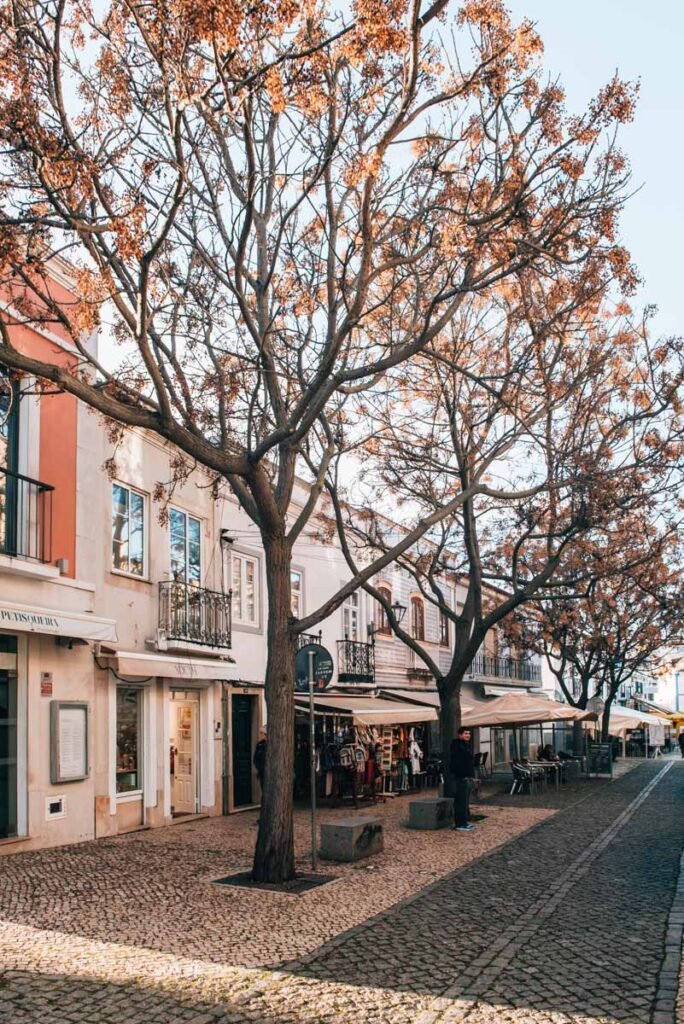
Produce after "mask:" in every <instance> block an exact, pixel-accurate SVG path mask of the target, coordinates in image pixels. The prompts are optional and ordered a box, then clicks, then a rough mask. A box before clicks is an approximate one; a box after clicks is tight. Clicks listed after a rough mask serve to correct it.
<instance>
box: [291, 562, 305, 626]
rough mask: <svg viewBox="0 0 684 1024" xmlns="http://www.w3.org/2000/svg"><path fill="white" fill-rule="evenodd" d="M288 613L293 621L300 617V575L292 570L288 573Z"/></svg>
mask: <svg viewBox="0 0 684 1024" xmlns="http://www.w3.org/2000/svg"><path fill="white" fill-rule="evenodd" d="M290 611H291V612H292V614H293V615H294V617H295V619H299V618H301V616H302V574H301V572H296V571H295V570H294V569H293V570H292V571H291V572H290Z"/></svg>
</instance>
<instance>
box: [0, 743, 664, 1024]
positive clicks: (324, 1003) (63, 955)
mask: <svg viewBox="0 0 684 1024" xmlns="http://www.w3.org/2000/svg"><path fill="white" fill-rule="evenodd" d="M683 792H684V767H682V766H680V765H678V764H666V765H662V764H658V763H652V762H651V763H646V764H642V765H641V766H640V767H638V768H637V769H635V770H634V771H632V772H630V773H629V774H628V775H625V776H624V777H622V778H621V779H619V780H618V781H616V782H614V783H612V784H610V785H600V786H591V785H589V786H587V789H586V794H587V795H586V798H585V799H583V800H580V801H579V802H575V803H574V804H572V805H570V806H567V807H566V808H565V809H563V810H561V811H560V812H559V813H558V814H557V815H555V816H553V817H548V815H547V816H546V817H544V814H545V812H544V811H543V809H537V811H536V812H534V813H536V814H537V815H539V816H540V817H539V818H538V819H537V820H538V822H539V823H538V824H537V827H536V828H534V829H533V830H531V831H526V832H524V833H523V834H520V835H518V837H517V838H513V839H512V840H511V841H510V842H508V843H506V844H505V845H499V846H498V847H497V848H496V849H493V850H492V852H490V853H489V855H487V856H480V857H478V858H477V859H475V860H471V861H470V862H469V863H466V864H465V866H463V867H462V868H461V870H460V871H457V872H455V873H452V874H450V875H448V876H447V877H444V878H440V879H439V880H437V881H433V882H432V884H430V885H428V886H427V888H423V889H422V891H420V892H419V893H418V894H415V889H414V894H413V895H410V894H409V898H407V899H405V900H404V902H403V903H401V904H399V905H396V906H393V907H391V908H390V909H386V908H385V907H380V908H379V909H380V912H379V913H377V911H376V916H375V917H371V918H370V920H367V921H366V920H364V919H365V918H366V917H368V914H369V907H370V906H371V904H372V902H373V901H372V899H371V898H370V897H369V896H368V895H367V894H366V890H367V889H372V888H373V885H374V883H375V882H376V878H375V877H374V876H375V874H376V873H375V872H373V871H367V870H365V869H364V870H361V871H357V872H354V869H346V870H345V872H344V877H343V879H342V880H341V881H338V882H336V883H334V884H333V885H331V886H330V887H328V888H327V890H326V889H323V890H318V892H317V893H316V892H313V893H309V894H307V895H306V896H303V897H284V896H279V897H276V896H272V895H271V894H268V895H266V896H264V895H263V894H262V895H261V896H256V894H254V893H251V892H250V893H243V892H239V891H237V890H233V891H232V892H228V893H225V892H222V893H220V898H219V897H216V896H212V898H213V899H214V901H215V902H214V904H213V909H214V912H215V914H218V917H219V919H220V920H219V926H221V925H222V928H221V927H219V928H218V931H217V929H216V922H215V921H213V920H211V919H210V918H208V917H205V919H204V921H202V922H197V921H196V920H195V918H196V912H197V908H196V904H195V903H194V892H195V889H197V888H200V887H199V886H196V885H195V886H194V887H192V886H187V887H186V889H185V895H186V896H187V900H188V907H187V910H188V913H187V914H186V918H185V921H184V920H183V919H182V917H180V918H179V910H180V909H182V893H181V892H179V893H175V892H174V893H173V894H172V896H171V897H169V904H168V906H166V907H165V906H162V907H161V908H160V911H161V917H162V920H163V921H164V928H167V927H168V924H169V920H170V919H171V915H170V914H169V913H167V911H168V910H169V908H172V909H173V915H174V919H175V934H174V936H168V935H167V936H166V939H165V938H164V935H162V934H153V935H151V936H150V939H149V940H148V941H145V939H144V937H143V935H142V933H141V926H140V924H139V919H140V917H141V916H142V917H143V918H145V920H146V921H148V927H149V926H150V925H149V920H148V919H149V916H150V915H149V913H148V912H147V909H146V908H147V901H143V903H142V905H139V906H138V907H137V908H136V904H135V900H134V901H133V903H132V905H131V906H130V908H129V911H128V914H127V916H126V922H125V923H124V924H121V923H120V922H117V921H116V920H115V915H113V914H112V911H111V908H110V900H109V899H108V895H107V890H106V888H105V889H104V890H103V889H102V884H101V879H102V877H103V876H104V877H105V878H106V877H107V874H108V872H109V871H110V869H111V872H112V874H111V883H112V885H113V886H114V888H115V891H118V886H119V885H120V884H121V882H122V880H123V881H125V878H126V874H125V872H123V873H122V864H121V863H120V862H118V861H117V860H116V857H114V858H113V859H111V858H110V854H113V851H119V850H121V849H125V850H126V853H127V858H128V859H127V863H128V872H129V873H128V877H129V878H130V879H131V880H132V881H134V880H135V878H136V877H137V876H138V875H139V874H140V873H142V874H143V875H144V876H145V877H148V878H149V875H146V874H145V871H144V864H145V863H146V861H147V859H148V858H150V859H152V860H153V861H154V860H155V850H156V853H157V854H158V853H160V852H162V853H163V855H164V858H165V859H166V858H168V857H171V859H172V862H173V863H175V862H176V859H178V858H181V852H180V850H179V849H178V848H176V847H173V846H171V848H170V849H169V848H168V845H165V844H164V843H163V841H162V840H161V838H159V839H158V838H157V836H158V835H159V833H157V834H156V835H155V834H152V833H147V834H143V833H141V834H138V836H136V837H129V838H128V839H126V840H117V841H115V842H111V841H107V842H105V843H97V844H87V846H86V847H78V848H71V850H70V851H66V855H67V856H68V857H70V858H75V857H77V852H80V851H84V850H85V851H87V856H88V860H87V868H86V870H83V861H81V874H80V875H79V874H78V873H77V872H76V873H75V872H74V869H73V865H72V866H71V867H70V866H69V864H66V865H65V862H64V859H63V858H64V856H65V851H49V852H47V853H43V854H28V855H23V856H21V857H15V858H9V859H8V860H6V861H5V862H3V863H2V869H1V870H2V875H1V877H0V1021H1V1022H2V1024H5V1022H7V1024H29V1022H31V1024H33V1022H38V1021H40V1022H41V1024H66V1022H73V1024H81V1022H92V1024H100V1022H102V1024H110V1022H111V1024H169V1022H176V1024H181V1022H182V1024H210V1022H216V1024H229V1022H230V1024H247V1022H252V1024H324V1022H325V1024H352V1022H353V1024H357V1022H359V1024H361V1022H363V1024H409V1022H411V1024H414V1022H415V1024H454V1022H457V1021H466V1022H467V1024H513V1022H515V1024H546V1022H549V1024H569V1022H572V1024H579V1022H581V1024H590V1022H591V1024H594V1022H620V1024H670V1022H671V1021H672V1022H673V1021H674V1012H673V1007H672V1000H673V997H672V995H671V993H672V991H673V989H674V987H675V985H676V975H675V974H674V973H673V970H672V962H673V957H675V956H676V955H678V953H679V946H678V944H679V943H680V942H681V924H680V923H679V922H680V921H684V903H682V904H678V903H675V904H674V905H672V912H671V904H672V899H673V896H674V893H675V887H676V884H677V879H678V876H679V869H680V857H681V855H682V850H683V848H684V815H682V813H681V812H682V803H681V800H682V795H683ZM521 806H522V805H521ZM486 811H487V814H488V815H489V817H488V819H487V820H486V821H485V822H483V823H482V824H481V826H480V827H479V828H478V830H477V832H476V833H473V834H472V835H465V836H461V835H459V836H454V835H453V833H451V834H448V835H447V834H445V833H438V834H437V835H432V836H430V837H427V836H425V835H419V834H415V833H406V832H404V833H401V832H400V831H399V830H396V837H397V838H396V840H395V841H396V843H397V845H398V846H399V847H400V848H401V850H402V851H403V852H404V856H405V858H406V860H407V861H408V863H411V861H413V862H414V863H415V864H416V866H417V871H418V875H419V879H418V881H419V884H420V885H423V886H424V885H425V884H426V882H427V881H429V879H428V878H427V877H426V876H427V872H426V865H425V862H424V861H421V856H425V854H426V852H427V851H428V850H429V849H431V850H432V855H433V856H434V857H435V858H436V860H435V863H436V864H437V865H439V866H438V867H437V873H438V874H443V871H444V866H445V863H446V858H445V856H444V853H443V851H442V853H441V854H439V853H435V851H440V850H441V845H440V844H441V843H442V842H443V841H444V842H446V841H449V840H450V841H451V842H452V847H451V848H452V849H453V848H454V846H453V843H454V840H456V841H458V842H459V848H465V847H466V841H469V840H473V841H478V842H479V843H482V839H483V837H484V836H486V834H487V832H489V833H490V835H491V836H493V835H494V833H497V834H499V839H500V838H505V835H504V834H503V833H505V828H504V829H502V828H501V826H504V825H505V823H506V821H507V818H506V815H507V814H510V815H511V816H513V817H514V816H515V814H516V809H510V810H509V809H506V810H500V811H498V812H496V813H495V811H494V808H492V807H487V808H486ZM387 813H388V814H390V815H391V814H393V813H395V811H394V809H392V810H391V811H389V812H387ZM517 813H519V814H525V815H530V814H532V812H531V811H522V810H520V809H518V811H517ZM542 818H543V820H542ZM530 820H531V819H528V824H529V821H530ZM198 824H202V826H203V827H205V828H209V826H211V825H213V824H214V823H206V824H204V823H198ZM164 831H165V832H168V831H169V830H164ZM199 831H201V829H200V830H199ZM514 833H515V829H514V828H513V827H512V826H509V834H510V835H513V834H514ZM221 834H222V833H218V834H217V835H221ZM144 835H147V836H148V837H150V836H152V837H153V838H152V839H151V840H149V838H148V840H144V839H143V838H141V837H142V836H144ZM193 838H196V839H198V837H197V833H196V832H195V833H194V834H193ZM205 840H206V837H205ZM414 840H416V845H415V846H414ZM420 843H426V844H430V845H429V846H428V845H426V846H425V847H424V848H423V847H421V846H420V845H419V844H420ZM434 844H437V845H436V846H435V845H434ZM485 845H486V844H485ZM491 845H492V846H493V845H494V844H493V843H492V844H491ZM472 849H473V852H475V847H474V846H473V848H472ZM221 852H222V854H225V851H221ZM479 852H482V851H481V850H480V851H479ZM190 854H192V856H193V857H194V856H197V857H198V858H199V860H200V861H201V865H200V868H199V870H200V872H201V871H204V869H205V868H206V867H207V866H208V865H207V863H206V861H205V860H203V859H202V858H203V857H204V858H210V856H214V855H215V854H213V853H212V852H211V851H208V852H207V850H206V842H205V844H204V846H203V845H202V844H201V843H200V842H199V839H198V841H197V845H196V846H193V845H190V846H188V847H186V848H185V850H184V854H183V857H182V860H181V865H180V867H181V869H182V868H183V866H185V870H186V873H187V872H188V864H189V860H190ZM103 855H104V860H105V863H104V866H101V861H102V859H103ZM386 856H387V855H386ZM392 856H393V855H390V859H391V857H392ZM51 858H53V859H54V860H55V861H56V862H57V863H59V861H60V859H61V863H62V868H61V872H62V874H61V875H60V874H58V873H56V872H54V873H53V874H52V875H51V876H49V878H48V879H47V884H46V883H45V869H46V863H48V862H49V861H50V859H51ZM440 858H441V859H440ZM15 864H16V865H17V866H16V867H15V866H14V865H15ZM224 865H225V856H224ZM90 868H92V870H93V871H94V872H95V874H96V876H97V877H98V879H100V884H99V885H98V886H96V887H94V888H90V887H89V885H88V883H87V878H88V877H89V869H90ZM8 869H9V872H10V874H11V875H13V876H14V877H13V880H12V881H10V882H7V870H8ZM174 870H175V869H174ZM379 870H380V869H379V868H378V871H379ZM386 870H389V868H386ZM402 870H405V867H404V868H402ZM446 870H448V868H447V869H446ZM194 872H195V869H194V868H193V870H192V871H191V872H190V873H191V874H194ZM352 872H353V873H352ZM381 877H382V876H380V875H378V876H377V881H378V883H379V884H380V888H382V885H383V882H382V881H381ZM396 877H400V875H399V874H397V876H396ZM433 877H434V876H433ZM68 878H71V881H70V882H69V881H65V879H68ZM78 878H80V879H81V881H80V887H79V888H77V890H76V891H75V892H73V893H72V894H70V893H71V890H72V887H73V882H74V880H76V879H78ZM17 879H19V880H20V881H21V884H20V885H17V884H16V882H17ZM386 881H387V879H386V878H385V883H386ZM681 888H682V887H681V886H680V889H681ZM357 889H358V892H359V897H360V900H361V903H362V911H361V913H362V914H363V916H362V917H361V919H360V920H361V922H362V923H359V920H358V912H357V913H356V914H355V913H354V904H355V897H356V893H357ZM134 890H135V892H136V894H137V895H138V896H139V895H140V888H139V887H138V888H137V889H136V888H135V886H134ZM51 891H52V896H51ZM210 891H211V893H212V894H213V893H214V892H215V890H214V889H213V888H210ZM324 893H327V895H326V896H325V898H326V899H327V900H330V899H331V896H330V894H332V893H334V894H335V895H334V899H335V900H336V901H337V904H338V905H339V906H338V909H339V911H340V917H339V921H342V922H344V921H346V920H347V919H352V920H353V919H354V917H355V916H356V918H357V921H356V923H355V924H354V925H353V926H352V927H351V928H349V929H348V930H347V931H345V932H342V933H340V934H335V931H339V928H335V929H332V937H329V938H328V939H327V941H326V940H323V944H320V943H319V944H317V946H316V948H312V947H311V945H310V943H309V945H308V951H306V952H301V951H300V950H301V949H302V948H304V947H306V946H307V943H305V942H301V941H298V938H297V937H294V938H291V939H290V941H289V946H290V948H291V949H292V950H294V956H295V957H297V959H291V960H290V961H289V962H287V963H282V960H283V959H286V957H287V954H285V955H284V956H281V963H280V964H278V965H277V968H275V969H274V968H273V967H271V968H267V967H266V966H265V964H266V963H267V962H268V961H267V960H266V958H264V957H263V956H262V958H261V960H259V958H258V957H255V955H254V949H253V945H254V944H253V943H252V945H251V946H250V943H249V942H247V952H246V955H242V954H241V951H240V946H241V943H242V934H243V932H236V933H233V931H232V929H231V923H232V922H235V921H236V920H237V919H238V918H243V917H245V914H247V916H248V919H249V920H248V928H249V927H251V928H252V929H253V930H256V931H257V932H258V933H259V935H261V934H263V931H262V929H263V925H262V923H261V918H262V917H264V916H266V917H267V918H268V919H269V920H271V921H272V923H273V927H274V929H275V931H276V932H278V931H279V929H280V932H279V934H280V936H281V941H282V949H283V950H285V947H286V946H287V945H288V942H287V940H286V938H285V937H284V935H283V928H282V927H280V926H279V924H278V918H279V916H283V917H284V918H285V920H286V922H287V924H286V928H285V929H284V930H285V931H291V930H292V928H293V918H292V914H293V911H292V910H291V909H288V908H291V907H292V906H293V905H294V906H296V907H297V908H299V909H298V910H297V914H296V915H295V920H296V921H298V922H299V927H300V928H301V929H302V930H304V922H305V920H306V918H307V915H308V916H310V917H313V918H315V917H316V915H317V914H319V913H320V907H318V909H317V903H316V900H317V899H321V898H323V894H324ZM396 895H397V893H395V898H396ZM399 895H400V896H401V893H399ZM153 896H154V899H155V900H159V898H160V893H159V891H158V890H154V886H153ZM53 898H54V901H55V902H53ZM246 898H249V900H250V901H251V903H250V905H249V906H247V905H246V904H245V903H244V902H243V900H244V899H246ZM255 898H256V900H257V904H255V903H254V902H253V901H254V900H255ZM682 899H684V891H683V892H682ZM79 902H80V903H81V904H82V906H83V912H84V921H85V924H84V925H83V926H82V927H81V928H80V929H79V928H78V927H77V926H76V921H77V918H78V913H77V908H76V905H77V904H78V903H79ZM115 902H116V900H115ZM380 902H382V901H380ZM219 903H221V907H219ZM117 905H118V908H119V910H121V906H122V900H121V899H119V903H118V904H117ZM257 905H258V909H257ZM345 905H346V906H345ZM60 908H61V909H60ZM217 908H219V909H217ZM274 908H275V909H274ZM328 909H329V913H330V914H331V916H334V915H333V912H332V909H331V908H330V907H329V908H328ZM371 912H372V911H371ZM60 913H61V914H63V915H64V917H65V921H66V927H61V928H60V926H59V920H60ZM205 913H206V908H205ZM98 915H99V918H100V924H99V926H98V925H97V921H98ZM297 915H298V916H297ZM2 918H4V921H3V920H2ZM221 919H222V920H221ZM338 923H339V922H338ZM36 925H37V926H38V928H36V927H35V926H36ZM186 925H187V926H189V930H190V936H191V938H190V943H189V944H188V945H186V947H185V949H184V948H183V934H184V927H185V926H186ZM201 925H204V926H206V927H207V929H208V931H209V933H210V936H211V937H210V940H209V941H208V948H207V949H205V950H202V949H201V943H200V942H199V940H198V938H197V929H198V926H201ZM342 927H345V924H344V923H342ZM40 928H42V929H43V931H40V930H38V929H40ZM47 929H49V930H47ZM126 929H128V933H129V938H128V939H126V938H125V937H124V936H125V932H126ZM323 930H325V929H323ZM328 930H329V931H330V930H331V929H328ZM219 931H222V935H223V950H222V951H219V952H222V955H218V953H217V950H216V948H215V935H216V934H218V932H219ZM67 932H70V934H67ZM313 932H314V933H316V928H315V927H314V929H313ZM666 938H667V941H668V942H669V947H668V956H667V957H665V959H663V951H664V948H665V946H664V944H665V941H666ZM151 947H153V948H151ZM270 962H271V963H274V961H273V960H271V961H270ZM667 992H670V997H669V1001H668V998H667V997H666V994H667Z"/></svg>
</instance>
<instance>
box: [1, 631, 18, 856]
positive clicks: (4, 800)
mask: <svg viewBox="0 0 684 1024" xmlns="http://www.w3.org/2000/svg"><path fill="white" fill-rule="evenodd" d="M17 782H18V780H17V639H16V637H13V636H0V839H6V838H7V837H8V836H14V835H16V834H17Z"/></svg>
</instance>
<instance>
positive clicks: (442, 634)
mask: <svg viewBox="0 0 684 1024" xmlns="http://www.w3.org/2000/svg"><path fill="white" fill-rule="evenodd" d="M450 632H451V629H450V623H449V616H448V615H447V613H446V612H445V611H444V610H443V609H441V608H440V611H439V642H440V644H441V645H442V647H448V646H449V640H450V636H449V634H450Z"/></svg>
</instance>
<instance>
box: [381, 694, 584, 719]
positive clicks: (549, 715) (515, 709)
mask: <svg viewBox="0 0 684 1024" xmlns="http://www.w3.org/2000/svg"><path fill="white" fill-rule="evenodd" d="M381 692H382V695H383V696H384V697H389V696H390V694H391V695H392V697H393V698H394V699H395V700H396V701H397V702H399V701H404V700H411V701H415V702H416V703H418V702H424V703H425V704H429V705H430V706H431V707H434V708H436V709H437V710H439V694H438V693H421V692H420V691H417V692H414V691H413V690H383V691H381ZM587 720H591V721H595V720H596V715H595V714H594V713H593V712H591V711H578V710H577V708H573V707H571V706H570V705H569V704H561V703H560V702H559V701H555V700H547V699H546V698H545V697H539V696H537V695H535V694H531V693H515V692H510V691H509V692H508V693H506V694H505V695H504V696H502V697H494V698H492V699H491V700H478V699H477V698H476V697H474V696H473V695H472V694H471V693H469V692H461V724H462V725H467V726H470V727H471V728H475V727H476V726H488V725H491V726H494V725H536V724H538V723H539V722H563V721H587Z"/></svg>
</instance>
